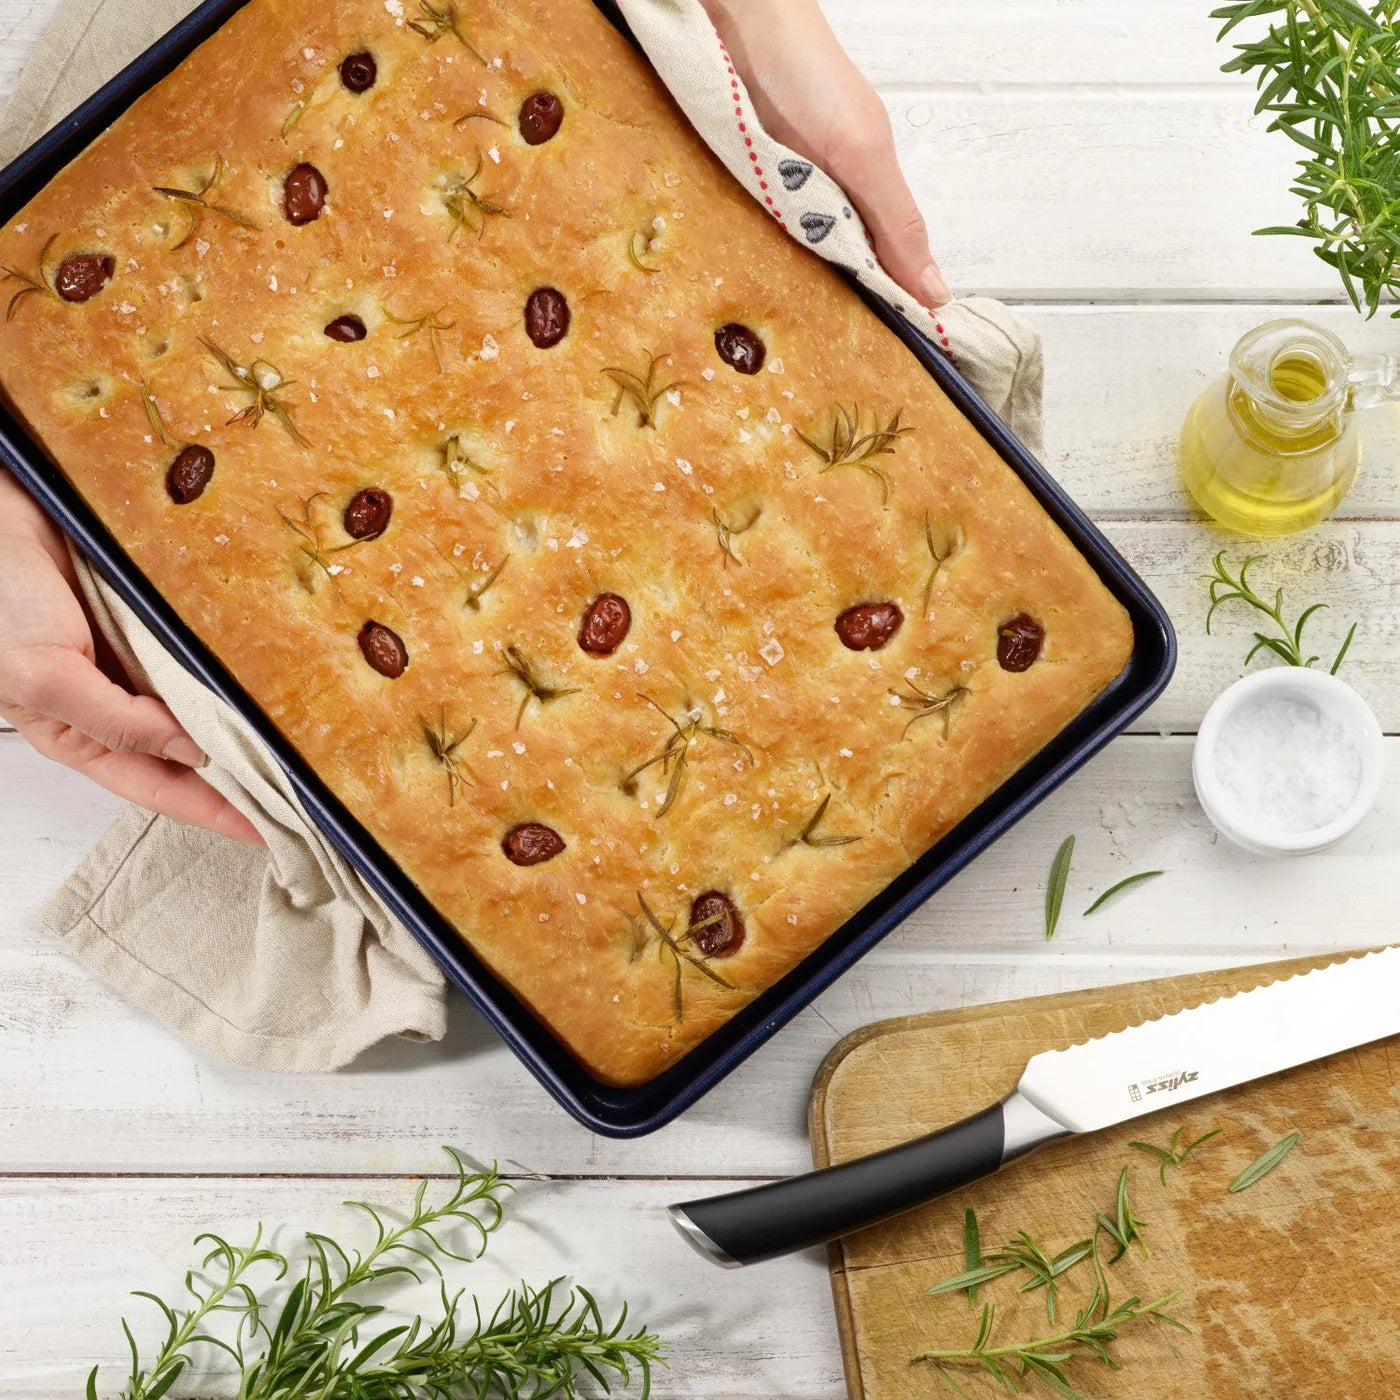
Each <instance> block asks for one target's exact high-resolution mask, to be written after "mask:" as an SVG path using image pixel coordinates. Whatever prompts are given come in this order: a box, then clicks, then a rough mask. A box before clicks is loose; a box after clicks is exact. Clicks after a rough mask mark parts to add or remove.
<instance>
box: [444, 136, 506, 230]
mask: <svg viewBox="0 0 1400 1400" xmlns="http://www.w3.org/2000/svg"><path fill="white" fill-rule="evenodd" d="M480 174H481V152H480V151H478V152H477V153H476V165H475V166H473V167H472V173H471V174H470V175H466V176H464V177H463V178H461V179H459V180H456V181H454V182H453V183H452V184H451V185H449V186H448V187H447V189H446V190H444V191H443V195H442V203H443V208H445V209H446V210H447V212H448V214H449V215H450V216H451V218H452V228H451V231H450V232H449V233H448V235H447V241H448V242H449V243H450V242H452V240H453V239H454V238H456V237H457V235H458V234H459V233H461V231H462V230H463V229H469V230H470V231H471V232H472V233H474V234H476V236H477V237H478V238H481V237H483V236H484V235H485V233H486V222H487V220H488V219H489V218H491V217H493V216H495V217H500V218H504V219H508V218H510V217H511V213H510V210H509V209H507V208H506V207H505V206H504V205H502V204H497V203H496V202H495V201H494V200H492V199H487V198H486V196H485V195H483V194H481V193H480V192H479V191H478V190H477V189H475V188H474V186H475V184H476V180H477V177H478V176H479V175H480Z"/></svg>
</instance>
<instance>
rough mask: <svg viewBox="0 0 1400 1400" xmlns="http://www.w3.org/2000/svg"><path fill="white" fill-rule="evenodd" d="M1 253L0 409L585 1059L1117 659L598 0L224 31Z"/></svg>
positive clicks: (693, 1030) (252, 17)
mask: <svg viewBox="0 0 1400 1400" xmlns="http://www.w3.org/2000/svg"><path fill="white" fill-rule="evenodd" d="M773 189H774V190H776V191H779V192H780V194H779V197H777V198H775V200H774V204H773V210H774V211H775V212H776V213H777V215H778V216H779V217H782V218H784V219H786V218H787V217H788V216H791V217H793V218H796V217H797V215H798V214H799V213H800V210H799V209H797V208H796V207H795V206H794V207H792V208H788V207H787V204H788V199H789V196H788V195H787V193H786V191H784V190H783V187H782V185H781V182H775V183H774V185H773ZM793 197H797V196H793ZM0 263H3V264H4V266H5V268H6V270H7V271H9V273H10V279H11V280H10V281H9V283H8V290H9V291H10V292H12V293H13V294H14V298H15V299H14V301H13V302H12V303H11V305H10V308H9V309H10V313H11V314H10V318H9V321H8V323H7V324H6V325H5V326H4V327H3V332H2V333H0V383H3V387H4V391H5V394H6V395H7V398H8V401H9V403H10V404H11V406H12V407H13V409H14V410H15V411H16V412H17V413H18V414H19V415H20V416H21V417H22V418H23V420H24V421H25V422H26V423H27V424H28V426H29V427H30V429H31V430H32V431H33V432H34V434H35V435H36V436H37V437H38V439H39V440H40V441H41V442H42V443H43V445H44V446H45V448H46V449H47V451H48V452H49V454H50V455H51V456H52V458H53V459H54V460H55V462H57V463H58V464H59V465H60V466H61V468H62V470H63V471H64V472H65V473H66V474H67V476H68V477H69V479H70V480H71V481H72V482H73V483H74V485H75V486H76V487H77V489H78V490H79V491H80V492H81V493H82V495H83V496H84V497H85V498H86V499H87V501H88V502H90V503H91V505H92V507H93V509H94V510H95V511H96V513H97V514H98V516H100V517H101V519H102V520H103V521H104V522H105V523H106V525H107V526H108V527H109V528H110V530H111V532H112V533H113V535H114V536H115V538H116V539H117V540H118V541H119V542H120V543H121V545H122V546H123V547H124V548H125V549H126V551H127V552H128V553H129V555H130V557H131V559H132V560H133V561H134V562H135V564H136V566H137V567H138V568H139V569H140V570H141V571H142V572H143V573H144V574H145V576H146V577H147V578H148V579H149V580H150V581H151V583H152V584H153V585H154V587H155V588H156V589H157V590H158V591H159V592H160V593H161V594H162V595H163V596H164V597H165V598H166V599H168V600H169V601H170V602H171V604H172V605H173V606H174V607H175V609H176V610H177V611H178V612H179V614H180V615H181V616H182V617H183V618H184V619H185V620H186V622H188V624H189V625H190V626H191V627H192V628H193V630H194V631H195V632H196V633H197V634H198V635H199V637H200V638H202V639H203V641H204V642H205V643H207V644H208V646H209V647H210V648H211V649H212V650H213V651H214V653H215V654H216V655H217V656H218V657H219V658H220V659H221V660H222V662H223V663H224V664H225V665H226V666H227V667H228V668H229V670H230V671H231V672H232V673H233V674H234V676H236V677H237V679H238V680H239V682H240V683H241V684H242V685H243V686H244V687H245V688H246V690H247V692H248V693H249V695H251V696H252V697H253V699H254V700H255V701H256V702H257V704H258V705H259V706H261V708H262V709H263V710H264V711H265V713H266V714H267V715H268V716H269V717H270V718H271V720H272V721H273V722H274V723H275V724H276V725H277V727H278V728H279V729H280V730H281V731H282V733H283V734H285V735H286V737H287V738H288V739H289V740H290V741H291V743H292V744H293V745H295V747H296V749H297V750H298V751H299V752H300V753H301V754H302V756H303V757H304V758H305V759H306V760H307V762H308V763H309V764H310V765H311V767H312V768H313V769H314V770H315V771H316V772H317V773H319V774H320V776H321V777H322V778H323V779H324V780H325V782H326V783H327V784H328V785H329V786H330V788H331V789H332V790H333V791H334V792H335V793H336V795H337V796H338V797H339V798H340V799H341V800H342V801H343V802H344V803H345V805H346V807H347V808H348V809H349V810H350V811H351V812H352V813H353V814H354V815H355V816H356V817H357V818H358V819H359V820H360V821H361V822H363V824H364V825H365V826H366V827H367V828H368V829H369V830H370V831H371V832H372V833H373V835H374V836H375V837H376V838H377V839H378V841H379V842H380V843H381V844H382V845H383V847H384V848H385V850H386V851H388V852H389V854H390V855H391V856H392V857H393V859H394V860H396V861H397V862H398V863H399V864H400V865H401V866H402V867H403V869H404V870H405V871H406V872H407V874H408V876H409V877H410V878H411V879H412V880H413V881H414V882H415V883H416V884H417V885H418V887H419V888H420V889H421V890H422V891H423V893H424V894H425V896H426V897H427V898H428V899H429V900H430V901H431V902H432V903H433V904H434V905H435V906H436V907H437V909H439V910H440V911H441V912H442V914H443V915H444V916H445V917H446V919H447V920H448V921H450V922H451V924H452V925H453V926H454V927H455V928H456V929H457V930H458V931H459V932H460V934H461V936H462V937H463V938H464V939H465V940H466V941H467V943H468V944H470V946H471V947H472V948H473V949H475V951H476V952H477V953H478V954H479V955H480V956H481V957H482V958H483V959H484V960H485V961H486V962H487V963H488V964H489V965H490V966H491V967H492V968H493V969H494V970H495V972H496V973H497V974H498V975H499V976H500V977H501V978H503V979H504V981H505V982H506V983H508V984H509V985H510V986H511V987H512V988H513V989H514V990H515V991H516V993H517V994H518V995H519V996H520V997H521V998H522V999H523V1000H524V1001H525V1002H526V1003H527V1004H528V1005H529V1006H530V1007H531V1008H533V1010H534V1012H535V1013H536V1014H537V1015H538V1016H539V1018H540V1019H541V1020H542V1021H543V1022H544V1023H545V1024H546V1025H547V1026H548V1027H550V1029H551V1030H552V1031H553V1033H554V1034H555V1035H556V1036H557V1037H558V1038H559V1039H560V1040H561V1041H562V1042H563V1043H564V1044H565V1045H566V1046H567V1047H568V1048H569V1049H570V1050H571V1051H572V1053H573V1054H574V1055H575V1056H576V1057H577V1058H578V1059H579V1060H580V1061H581V1062H582V1063H583V1064H584V1065H585V1066H586V1067H587V1068H588V1070H589V1071H590V1072H591V1073H593V1074H594V1075H596V1076H598V1077H599V1078H601V1079H603V1080H606V1081H609V1082H613V1083H619V1084H632V1083H640V1082H643V1081H645V1080H647V1079H649V1078H651V1077H652V1076H654V1075H656V1074H657V1073H658V1072H660V1071H661V1070H663V1069H665V1068H666V1067H667V1066H669V1065H671V1064H674V1063H675V1062H676V1061H677V1060H678V1059H679V1058H680V1057H681V1056H682V1055H683V1054H684V1053H685V1052H686V1051H687V1050H689V1049H691V1048H692V1047H694V1046H695V1045H696V1044H697V1043H698V1042H699V1041H701V1040H702V1039H703V1038H704V1037H705V1036H706V1035H707V1034H709V1033H710V1032H711V1031H713V1030H714V1029H715V1028H716V1027H717V1026H719V1025H721V1024H722V1023H723V1022H724V1021H725V1020H727V1019H728V1018H729V1017H731V1016H732V1015H734V1014H735V1012H736V1011H737V1010H739V1009H740V1008H741V1007H743V1006H744V1005H745V1004H746V1003H747V1002H748V1001H749V1000H751V999H752V998H753V997H754V996H755V995H757V994H758V993H759V992H760V991H762V990H763V989H764V988H766V987H768V986H770V985H771V984H772V983H773V982H774V981H775V980H776V979H778V978H779V977H780V976H782V975H783V974H784V973H786V972H787V971H788V970H789V969H791V968H792V967H794V966H795V965H796V964H797V963H798V962H799V961H800V960H801V959H802V958H804V957H805V956H806V955H807V954H809V953H811V952H812V951H813V950H814V949H815V948H817V947H818V945H820V944H821V942H822V941H823V940H824V939H825V938H827V937H828V936H829V935H830V934H831V933H832V932H833V931H834V930H835V929H837V928H838V927H839V926H840V925H841V924H843V923H844V922H845V921H846V920H847V919H849V918H850V917H851V916H852V915H853V914H855V913H856V912H857V911H858V910H859V909H860V908H861V907H862V906H863V905H864V904H865V903H866V902H867V901H868V900H869V899H870V898H871V897H872V896H874V895H875V894H876V893H877V892H879V891H880V890H881V889H882V888H883V887H884V886H885V885H886V884H888V883H889V881H890V880H891V879H892V878H893V877H895V876H896V875H898V874H899V873H900V872H901V871H903V870H904V869H905V868H906V867H908V866H909V865H910V864H911V863H912V862H913V861H914V860H916V859H917V858H918V857H919V855H920V854H921V853H922V852H924V851H925V850H927V849H928V847H929V846H930V845H931V844H932V843H933V842H934V841H935V840H937V839H938V838H939V837H940V836H941V835H943V834H944V833H945V832H947V831H948V830H949V829H950V828H951V827H952V826H954V825H955V824H956V823H957V822H958V821H959V820H960V819H961V818H962V817H964V816H966V815H967V813H968V812H970V811H971V810H972V809H973V808H974V807H976V806H977V804H978V803H980V802H981V801H982V800H983V799H984V798H986V797H987V796H988V795H989V794H990V793H991V792H992V791H993V790H994V789H995V788H997V787H998V785H999V784H1001V783H1002V782H1003V781H1004V780H1005V779H1006V778H1007V777H1009V776H1010V775H1011V774H1012V773H1014V772H1015V770H1016V769H1017V768H1019V767H1020V766H1021V765H1023V764H1024V763H1025V762H1026V761H1027V760H1028V759H1029V758H1030V757H1031V756H1032V755H1034V754H1035V753H1036V752H1037V751H1038V750H1039V749H1040V748H1042V746H1044V745H1045V744H1046V743H1047V742H1048V741H1049V740H1050V739H1051V738H1052V737H1053V736H1054V735H1056V734H1057V733H1058V732H1059V731H1060V730H1061V729H1063V728H1064V726H1065V725H1066V724H1067V723H1068V722H1069V721H1070V720H1071V719H1072V718H1073V717H1074V716H1075V715H1077V714H1078V713H1079V712H1080V711H1081V710H1082V709H1083V708H1084V707H1085V706H1086V705H1087V704H1088V703H1089V702H1090V701H1091V700H1092V699H1093V698H1094V697H1095V696H1096V695H1097V694H1098V693H1099V692H1100V691H1101V690H1103V688H1104V687H1105V686H1106V685H1108V683H1109V682H1111V681H1112V680H1113V679H1114V677H1116V676H1117V675H1118V674H1119V672H1120V671H1121V670H1122V668H1123V666H1124V664H1125V662H1126V660H1127V658H1128V656H1129V653H1130V650H1131V645H1132V636H1131V627H1130V624H1129V621H1128V618H1127V616H1126V614H1125V613H1124V611H1123V609H1122V608H1121V607H1120V606H1119V605H1118V603H1117V602H1116V601H1115V600H1114V599H1113V598H1112V597H1111V596H1110V595H1109V594H1108V592H1107V591H1106V590H1105V589H1104V587H1103V586H1102V585H1101V583H1100V582H1099V580H1098V578H1097V576H1096V575H1095V573H1094V571H1093V570H1092V568H1091V567H1090V566H1089V565H1088V564H1087V563H1086V561H1085V560H1084V559H1083V558H1082V557H1081V556H1080V555H1079V554H1078V552H1077V551H1076V550H1075V549H1074V547H1073V546H1072V545H1071V544H1070V543H1069V541H1068V540H1067V539H1066V538H1065V537H1064V536H1063V535H1062V534H1061V532H1060V531H1059V530H1058V529H1057V528H1056V526H1055V525H1054V524H1053V523H1052V522H1051V521H1050V519H1049V518H1048V517H1047V516H1046V515H1045V513H1044V512H1043V511H1042V510H1041V509H1040V508H1039V506H1038V505H1037V504H1036V503H1035V501H1034V500H1033V498H1032V497H1031V495H1030V494H1029V492H1028V491H1027V490H1026V488H1025V487H1024V486H1023V485H1022V484H1021V482H1020V481H1019V480H1018V478H1017V477H1016V476H1015V475H1014V474H1013V473H1012V472H1011V471H1010V470H1009V469H1008V468H1007V467H1006V466H1005V465H1004V464H1003V463H1002V461H1001V460H1000V458H999V457H998V456H997V454H996V453H995V452H994V451H993V450H992V449H991V448H990V447H988V445H987V444H986V443H985V442H984V441H983V439H982V438H981V437H980V436H979V435H978V433H977V432H976V431H975V430H974V429H973V428H972V427H971V426H970V425H969V424H968V423H967V422H966V421H965V420H964V418H963V417H962V416H961V415H960V414H959V412H958V411H957V410H956V409H954V408H953V406H952V405H951V404H950V403H949V401H948V400H947V399H946V398H945V396H944V394H943V393H942V392H941V391H940V389H939V388H938V387H937V386H936V385H935V384H934V382H933V381H932V380H931V379H930V378H929V376H928V374H927V373H926V372H925V371H924V370H923V369H922V368H921V367H920V366H919V364H918V363H917V362H916V361H915V359H914V358H913V357H912V356H911V355H910V354H909V353H908V352H907V351H906V350H905V349H904V348H903V347H902V346H901V345H900V344H899V342H898V341H897V340H896V339H895V337H894V336H892V335H891V334H890V333H889V332H888V331H886V330H885V329H884V328H883V327H882V326H881V325H880V324H879V322H878V321H877V320H876V318H875V317H874V316H873V315H872V314H871V313H870V312H869V311H868V310H867V309H866V308H865V307H864V306H863V305H862V303H861V302H860V300H859V299H858V298H857V296H856V295H855V293H854V292H853V291H852V290H851V289H850V288H849V287H848V286H847V285H846V284H845V283H844V282H843V281H842V280H841V279H840V278H839V277H838V276H836V275H835V274H834V273H832V272H831V271H830V270H828V269H827V268H826V267H825V266H824V265H823V264H821V263H820V262H819V261H818V260H817V259H815V258H813V257H811V256H809V255H806V254H804V253H803V252H802V250H801V249H800V248H799V247H798V246H797V245H796V244H794V243H793V242H792V241H791V240H790V239H789V238H788V237H787V236H786V234H785V233H783V231H782V230H781V229H780V228H778V227H777V226H776V224H775V222H774V219H773V217H772V216H771V215H770V213H769V212H767V211H766V210H765V209H764V208H761V207H760V206H758V205H756V204H755V203H753V202H752V201H751V200H750V199H749V197H748V196H747V195H746V194H745V193H744V191H743V190H742V189H741V188H740V187H739V186H738V185H737V184H736V183H735V182H734V181H733V180H732V179H731V177H730V176H729V175H728V174H727V172H725V171H724V169H723V168H722V167H721V166H720V165H719V164H718V163H717V162H716V161H715V160H714V158H713V157H712V156H711V155H710V154H709V152H708V151H707V150H706V149H705V148H704V146H703V145H702V144H701V143H700V141H699V140H698V139H697V137H696V136H695V135H694V134H693V133H692V132H691V131H690V130H689V128H688V127H687V126H686V124H685V122H684V120H683V118H681V117H680V115H679V114H678V112H677V111H676V109H675V108H674V106H673V105H672V103H671V101H670V99H669V98H668V96H667V94H666V93H665V92H664V90H663V89H662V88H661V87H660V85H659V84H658V82H657V80H656V79H655V77H654V76H653V75H652V74H651V72H650V71H649V69H648V68H647V67H646V65H645V64H644V63H643V61H642V60H641V59H640V58H639V57H638V56H637V55H636V54H635V53H634V52H633V51H632V49H631V48H630V47H629V46H628V45H627V44H626V43H625V42H624V41H623V40H622V39H621V38H620V37H619V36H618V35H617V33H616V32H615V31H614V30H613V29H612V28H611V26H610V25H609V24H608V23H607V22H606V20H605V19H604V18H603V17H602V16H600V15H599V14H598V13H597V12H596V11H595V10H594V8H593V6H592V5H591V4H590V3H589V0H472V3H470V4H469V5H468V4H464V3H462V0H457V3H456V5H455V6H454V5H453V4H452V3H451V0H435V3H432V4H429V3H426V0H425V2H424V3H419V2H418V0H336V3H334V4H325V3H319V2H313V0H251V3H250V4H248V5H247V7H246V8H245V9H243V10H241V11H240V12H239V13H238V14H237V15H235V16H234V17H233V18H232V19H231V20H230V21H229V23H228V24H227V25H226V26H225V27H224V28H223V29H222V30H220V31H219V32H218V33H217V34H216V35H215V36H214V37H213V38H212V39H210V40H209V41H208V42H207V43H206V44H205V45H204V46H203V47H202V48H200V49H199V50H198V51H197V52H196V53H195V54H194V55H193V56H192V57H190V58H189V59H188V60H187V61H186V62H185V63H184V64H183V65H182V66H181V67H180V68H179V69H178V71H176V72H175V73H174V74H173V75H172V76H170V77H169V78H167V79H166V80H165V81H163V82H162V83H160V84H159V85H158V86H157V87H156V88H154V89H153V90H152V91H151V92H149V93H148V94H146V95H145V96H144V97H143V98H142V99H141V100H140V101H139V102H137V103H136V105H135V106H134V107H133V108H132V109H131V110H130V111H129V112H128V113H127V114H126V115H125V116H124V117H122V118H121V120H119V121H118V122H117V123H116V124H115V125H114V126H113V127H112V128H111V130H109V131H108V132H107V133H106V134H105V135H104V136H103V137H101V138H100V139H99V140H98V141H97V142H96V143H95V144H94V145H93V146H92V147H91V148H90V149H89V150H88V151H87V152H86V153H84V154H83V155H82V156H80V157H79V158H78V159H77V160H76V161H74V162H73V164H72V165H70V166H69V167H68V168H67V169H66V170H65V171H63V173H62V174H61V175H60V176H59V177H58V178H57V179H55V180H54V181H53V183H52V184H51V185H49V187H48V188H47V189H45V190H44V191H43V192H42V193H41V194H39V195H38V196H37V197H36V198H35V199H34V200H33V201H32V203H30V204H29V205H28V207H27V208H25V209H24V211H23V212H22V213H21V214H20V215H19V217H17V218H16V219H14V220H13V221H12V222H11V223H10V224H9V225H7V226H6V227H5V228H4V229H3V231H0Z"/></svg>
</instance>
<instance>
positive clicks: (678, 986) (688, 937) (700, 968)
mask: <svg viewBox="0 0 1400 1400" xmlns="http://www.w3.org/2000/svg"><path fill="white" fill-rule="evenodd" d="M637 903H638V904H639V905H640V906H641V910H642V916H643V917H644V918H645V919H646V921H647V923H648V924H650V925H651V927H652V929H653V930H655V933H656V937H657V940H658V941H657V945H656V956H657V957H658V958H662V957H664V956H665V955H666V953H668V952H669V953H670V954H671V957H672V959H673V960H674V962H675V965H676V977H675V984H674V990H673V993H672V996H673V999H674V1002H675V1008H676V1020H677V1022H681V1021H684V1020H685V999H684V991H685V988H684V985H683V983H684V978H683V973H684V971H685V969H686V968H687V967H693V968H694V969H695V970H696V971H697V972H703V973H704V974H705V976H706V977H708V978H709V979H710V981H711V982H713V983H715V984H716V986H720V987H726V988H728V989H729V990H730V991H731V992H732V991H733V990H734V984H733V983H732V982H731V981H730V980H729V979H728V978H727V977H721V976H720V974H719V973H718V972H716V971H715V970H714V968H712V967H711V966H710V965H709V958H708V956H707V955H706V953H705V952H704V950H703V948H702V950H701V951H700V952H699V953H694V952H692V951H691V950H690V949H689V948H688V947H686V944H687V943H690V942H691V941H692V940H693V939H694V938H695V935H696V934H697V933H702V932H704V930H705V929H707V928H713V927H714V926H715V925H716V924H719V923H722V922H723V921H724V920H725V919H726V918H727V917H728V915H727V914H726V912H725V911H724V910H720V912H719V913H718V914H712V915H711V916H710V917H709V918H708V919H701V920H700V921H699V922H698V923H694V924H691V925H690V926H689V927H688V928H687V929H686V931H685V932H684V933H683V934H681V936H680V937H679V938H677V937H676V936H675V935H674V934H673V933H672V932H671V930H672V929H673V928H674V927H675V920H674V919H672V921H671V922H670V924H663V923H662V922H661V920H660V919H659V918H658V917H657V915H656V911H655V910H654V909H652V907H651V905H649V904H648V903H647V902H646V900H645V899H644V898H643V897H642V892H641V891H640V890H638V891H637Z"/></svg>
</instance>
